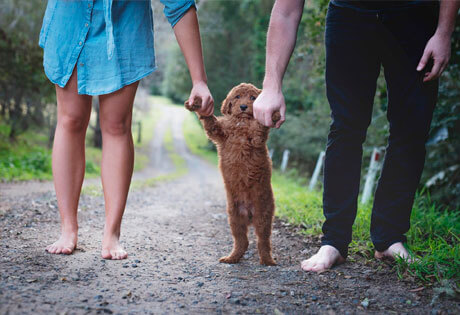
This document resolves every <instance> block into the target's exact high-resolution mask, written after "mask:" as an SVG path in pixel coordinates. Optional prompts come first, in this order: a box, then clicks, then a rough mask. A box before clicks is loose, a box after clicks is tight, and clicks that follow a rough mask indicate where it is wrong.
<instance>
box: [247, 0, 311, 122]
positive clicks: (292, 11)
mask: <svg viewBox="0 0 460 315" xmlns="http://www.w3.org/2000/svg"><path fill="white" fill-rule="evenodd" d="M304 3H305V0H276V2H275V5H274V6H273V10H272V14H271V17H270V25H269V28H268V34H267V57H266V62H265V78H264V83H263V89H262V93H261V94H260V95H259V96H258V97H257V99H256V101H255V103H254V118H256V119H257V120H258V121H259V122H260V123H261V124H263V125H265V126H267V127H273V125H274V124H273V121H272V114H273V112H275V111H278V110H279V112H280V114H281V119H280V120H279V121H278V122H277V123H276V125H275V127H276V128H279V127H280V126H281V125H282V124H283V122H284V121H285V114H286V104H285V102H284V96H283V92H282V90H281V88H282V81H283V77H284V73H285V72H286V68H287V66H288V63H289V59H290V58H291V55H292V52H293V51H294V47H295V44H296V39H297V29H298V27H299V23H300V18H301V17H302V13H303V7H304Z"/></svg>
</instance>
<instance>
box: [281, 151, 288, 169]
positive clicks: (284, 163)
mask: <svg viewBox="0 0 460 315" xmlns="http://www.w3.org/2000/svg"><path fill="white" fill-rule="evenodd" d="M288 161H289V150H287V149H286V150H284V152H283V160H282V161H281V172H283V173H284V171H286V167H287V164H288Z"/></svg>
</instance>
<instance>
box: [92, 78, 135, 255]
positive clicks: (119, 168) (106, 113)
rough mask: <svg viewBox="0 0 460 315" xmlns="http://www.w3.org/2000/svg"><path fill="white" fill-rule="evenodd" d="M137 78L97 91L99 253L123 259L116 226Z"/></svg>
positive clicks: (128, 167)
mask: <svg viewBox="0 0 460 315" xmlns="http://www.w3.org/2000/svg"><path fill="white" fill-rule="evenodd" d="M137 86H138V82H136V83H133V84H131V85H128V86H126V87H124V88H122V89H121V90H118V91H116V92H114V93H111V94H107V95H101V96H100V97H99V103H100V119H101V131H102V172H101V173H102V174H101V175H102V186H103V188H104V199H105V215H106V219H105V227H104V238H103V241H102V257H103V258H105V259H125V258H126V257H128V254H127V253H126V252H125V251H124V249H123V248H122V247H121V245H120V242H119V239H120V227H121V219H122V217H123V212H124V211H125V206H126V199H127V197H128V190H129V185H130V183H131V176H132V174H133V165H134V144H133V137H132V134H131V120H132V109H133V102H134V96H135V94H136V90H137Z"/></svg>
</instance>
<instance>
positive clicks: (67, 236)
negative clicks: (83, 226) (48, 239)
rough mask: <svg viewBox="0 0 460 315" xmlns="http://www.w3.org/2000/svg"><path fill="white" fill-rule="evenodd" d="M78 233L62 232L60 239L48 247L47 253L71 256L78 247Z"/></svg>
mask: <svg viewBox="0 0 460 315" xmlns="http://www.w3.org/2000/svg"><path fill="white" fill-rule="evenodd" d="M77 238H78V232H77V231H73V230H72V231H62V232H61V236H60V237H59V239H58V240H57V241H56V242H54V243H53V244H51V245H48V246H47V247H46V249H45V250H46V251H47V252H48V253H50V254H64V255H70V254H72V253H73V251H74V250H75V247H76V246H77Z"/></svg>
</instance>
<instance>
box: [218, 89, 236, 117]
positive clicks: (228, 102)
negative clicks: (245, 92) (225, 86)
mask: <svg viewBox="0 0 460 315" xmlns="http://www.w3.org/2000/svg"><path fill="white" fill-rule="evenodd" d="M231 94H232V93H228V95H227V97H226V98H225V100H224V101H223V102H222V107H221V108H220V111H221V113H222V115H231V114H232V105H233V104H232V99H231Z"/></svg>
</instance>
